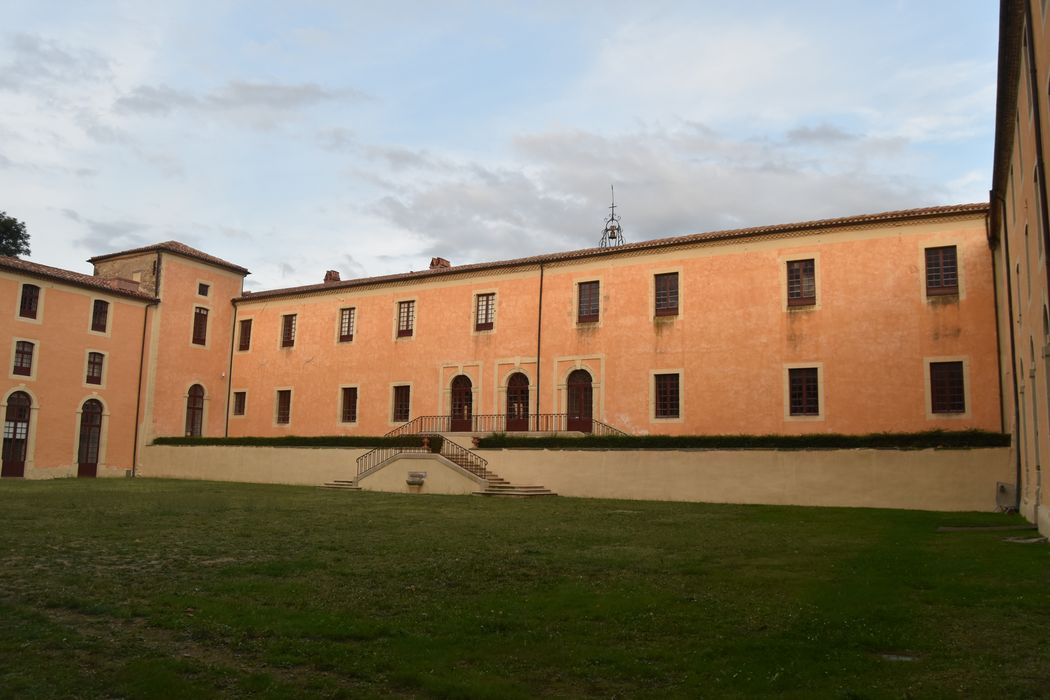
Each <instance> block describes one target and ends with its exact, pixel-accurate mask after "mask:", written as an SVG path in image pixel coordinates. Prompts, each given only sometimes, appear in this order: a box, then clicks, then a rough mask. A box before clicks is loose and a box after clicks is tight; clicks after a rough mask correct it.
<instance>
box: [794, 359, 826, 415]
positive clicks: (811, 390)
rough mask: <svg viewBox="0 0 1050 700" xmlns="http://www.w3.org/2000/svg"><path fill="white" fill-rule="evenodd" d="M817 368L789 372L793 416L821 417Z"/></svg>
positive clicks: (798, 368)
mask: <svg viewBox="0 0 1050 700" xmlns="http://www.w3.org/2000/svg"><path fill="white" fill-rule="evenodd" d="M818 381H819V379H818V374H817V368H816V367H796V368H794V369H789V370H788V383H789V387H788V394H789V401H790V404H791V405H790V413H791V415H793V416H819V415H820V394H819V389H820V387H819V385H818Z"/></svg>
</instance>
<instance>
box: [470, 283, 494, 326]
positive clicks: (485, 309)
mask: <svg viewBox="0 0 1050 700" xmlns="http://www.w3.org/2000/svg"><path fill="white" fill-rule="evenodd" d="M495 320H496V294H495V292H490V293H487V294H478V295H477V296H476V297H474V330H476V331H491V330H492V325H493V323H494V322H495Z"/></svg>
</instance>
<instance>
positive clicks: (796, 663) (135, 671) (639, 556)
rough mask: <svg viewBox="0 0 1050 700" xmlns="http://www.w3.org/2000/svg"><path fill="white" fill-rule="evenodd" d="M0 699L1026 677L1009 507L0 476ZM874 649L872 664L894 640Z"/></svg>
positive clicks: (929, 691)
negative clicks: (695, 500) (728, 501)
mask: <svg viewBox="0 0 1050 700" xmlns="http://www.w3.org/2000/svg"><path fill="white" fill-rule="evenodd" d="M0 519H2V526H0V697H5V698H8V697H18V698H33V697H54V698H68V697H156V698H176V697H187V698H202V697H225V696H253V697H289V698H292V697H301V696H304V695H305V696H317V697H355V698H356V697H379V696H391V695H393V696H405V697H414V696H424V697H492V698H513V697H538V696H561V697H579V696H597V697H655V698H664V697H676V696H678V697H695V696H719V697H720V696H738V697H745V696H756V695H767V696H771V695H776V696H788V697H938V696H952V697H1033V696H1039V695H1043V694H1045V693H1046V692H1048V691H1047V688H1048V687H1050V686H1048V682H1050V653H1048V651H1047V641H1046V631H1047V629H1048V627H1047V621H1048V620H1050V556H1048V554H1050V548H1048V547H1047V546H1046V545H1042V544H1039V545H1024V544H1012V543H1006V542H1003V541H1002V540H1003V538H1004V537H1008V536H1011V535H1019V534H1031V533H1014V532H989V531H971V532H937V531H936V530H937V527H938V526H942V525H1006V524H1020V523H1021V522H1022V521H1021V520H1020V519H1018V518H1016V517H1014V516H1003V515H994V514H972V513H971V514H950V513H921V512H910V511H884V510H849V509H833V508H824V509H816V508H787V507H759V506H722V505H705V504H684V503H653V502H644V501H605V500H583V499H569V498H552V499H536V500H529V501H521V500H486V499H482V498H475V497H441V496H397V495H382V494H371V493H346V492H330V491H324V490H320V489H313V488H295V487H276V486H253V485H241V484H219V483H210V482H203V483H202V482H175V481H159V480H142V479H138V480H98V481H76V480H62V481H54V482H49V483H41V482H13V481H4V482H2V483H0ZM890 657H896V658H890Z"/></svg>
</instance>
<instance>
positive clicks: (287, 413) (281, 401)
mask: <svg viewBox="0 0 1050 700" xmlns="http://www.w3.org/2000/svg"><path fill="white" fill-rule="evenodd" d="M291 420H292V390H291V389H280V390H278V392H277V423H279V424H281V425H287V424H288V423H290V422H291Z"/></svg>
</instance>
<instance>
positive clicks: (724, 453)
mask: <svg viewBox="0 0 1050 700" xmlns="http://www.w3.org/2000/svg"><path fill="white" fill-rule="evenodd" d="M365 452H366V450H364V449H341V448H273V447H225V446H223V447H219V446H200V447H182V446H180V447H174V446H150V447H147V448H145V449H144V450H143V466H142V467H140V469H139V472H138V473H139V475H140V476H145V477H172V478H182V479H211V480H216V481H247V482H260V483H284V484H315V485H319V484H321V483H324V482H326V481H332V480H335V479H345V480H350V479H353V478H354V476H355V475H356V470H357V467H356V459H357V457H359V456H360V455H362V454H364V453H365ZM477 452H478V454H480V455H481V456H483V457H484V458H485V459H487V460H489V465H488V468H489V469H490V470H491V471H493V472H495V473H497V474H499V475H500V476H502V477H503V478H505V479H507V480H508V481H510V482H512V483H515V484H528V485H542V486H545V487H547V488H549V489H551V490H553V491H555V492H557V493H558V494H560V495H562V496H580V497H588V498H626V499H643V500H669V501H703V502H710V503H754V504H772V505H806V506H862V507H871V508H911V509H919V510H979V511H991V510H994V509H995V485H996V482H997V481H1003V482H1010V481H1011V479H1012V476H1013V472H1012V470H1011V466H1010V462H1009V458H1008V457H1009V449H1008V448H1005V447H1002V448H987V449H974V450H915V451H898V450H784V451H776V450H546V449H530V450H478V451H477ZM410 471H425V472H427V478H426V480H425V481H424V485H423V486H422V487H420V488H418V489H413V487H409V486H408V485H407V484H406V483H405V479H406V478H407V476H408V472H410ZM360 485H361V487H362V488H363V489H369V490H375V491H392V492H398V493H471V492H473V491H476V490H478V486H479V483H478V482H477V481H476V480H473V479H472V478H471V477H469V476H467V475H465V474H464V473H462V472H461V471H459V470H457V469H456V468H455V467H453V466H451V465H449V464H448V463H447V462H445V461H444V460H441V459H439V458H427V457H424V456H415V455H413V456H411V457H410V456H408V455H406V456H405V457H404V458H402V459H399V460H395V461H393V462H391V463H389V464H388V465H387V466H386V467H384V468H383V469H381V470H378V471H377V472H375V473H373V474H371V475H369V476H368V477H366V478H364V479H362V482H361V484H360Z"/></svg>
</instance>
